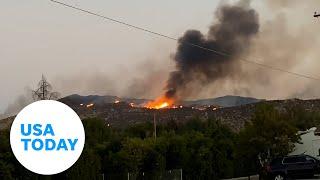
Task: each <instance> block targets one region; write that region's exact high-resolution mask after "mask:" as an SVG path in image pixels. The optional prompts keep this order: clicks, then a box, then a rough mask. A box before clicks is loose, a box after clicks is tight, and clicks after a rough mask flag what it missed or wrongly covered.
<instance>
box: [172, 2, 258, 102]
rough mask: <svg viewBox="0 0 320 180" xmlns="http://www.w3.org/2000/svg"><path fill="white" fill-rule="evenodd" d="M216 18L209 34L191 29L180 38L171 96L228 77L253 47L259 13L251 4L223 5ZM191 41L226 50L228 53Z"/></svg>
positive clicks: (181, 94)
mask: <svg viewBox="0 0 320 180" xmlns="http://www.w3.org/2000/svg"><path fill="white" fill-rule="evenodd" d="M216 17H217V23H215V24H213V25H211V26H210V28H209V32H208V33H207V35H204V34H202V33H201V32H200V31H198V30H188V31H186V32H185V34H184V35H183V36H182V37H181V38H180V39H179V44H178V47H177V50H176V53H175V55H174V57H173V60H174V61H175V63H176V70H175V71H173V72H171V74H170V76H169V79H168V81H167V86H166V96H167V97H169V98H175V99H182V98H185V97H187V96H189V95H190V94H191V92H192V91H194V90H195V89H199V88H201V87H200V86H205V85H208V84H210V83H213V82H215V81H216V80H217V79H219V78H224V77H227V76H229V75H230V74H232V72H233V71H237V69H238V68H239V67H237V66H236V65H235V62H236V61H238V60H239V59H238V58H239V56H240V55H241V54H242V53H244V52H246V50H248V49H249V47H250V40H251V39H252V37H254V36H255V35H256V34H257V33H258V31H259V20H258V14H257V12H256V11H255V10H253V9H251V8H250V7H249V6H246V7H245V6H243V5H241V4H236V5H223V6H221V7H219V8H218V9H217V11H216ZM190 44H196V45H199V46H202V47H205V48H209V49H214V50H217V51H220V52H224V53H227V54H228V56H222V55H220V54H216V53H214V52H210V51H207V50H204V49H201V48H198V47H195V46H192V45H190ZM238 70H239V69H238ZM195 82H196V84H197V86H196V87H195V85H194V84H195Z"/></svg>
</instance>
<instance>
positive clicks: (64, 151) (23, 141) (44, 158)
mask: <svg viewBox="0 0 320 180" xmlns="http://www.w3.org/2000/svg"><path fill="white" fill-rule="evenodd" d="M84 141H85V133H84V128H83V125H82V122H81V120H80V118H79V116H78V115H77V114H76V113H75V112H74V111H73V110H72V109H71V108H70V107H69V106H67V105H65V104H63V103H61V102H58V101H52V100H43V101H37V102H34V103H32V104H30V105H28V106H27V107H25V108H24V109H23V110H22V111H20V112H19V114H18V115H17V117H16V118H15V120H14V121H13V123H12V126H11V131H10V144H11V148H12V151H13V154H14V155H15V157H16V158H17V160H18V161H19V162H20V163H21V164H22V165H23V166H24V167H25V168H27V169H29V170H30V171H32V172H34V173H37V174H42V175H53V174H57V173H60V172H62V171H65V170H67V169H68V168H70V167H71V166H72V165H73V164H74V163H75V162H76V161H77V160H78V158H79V157H80V155H81V152H82V150H83V147H84Z"/></svg>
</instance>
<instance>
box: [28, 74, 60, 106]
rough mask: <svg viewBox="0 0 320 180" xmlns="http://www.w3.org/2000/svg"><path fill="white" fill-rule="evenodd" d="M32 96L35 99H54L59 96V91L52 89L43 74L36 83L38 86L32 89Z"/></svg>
mask: <svg viewBox="0 0 320 180" xmlns="http://www.w3.org/2000/svg"><path fill="white" fill-rule="evenodd" d="M32 97H33V99H34V100H35V101H39V100H50V99H51V100H56V99H58V98H59V93H58V92H53V91H52V86H51V84H50V83H49V82H48V81H47V79H46V78H45V77H44V75H42V78H41V80H40V81H39V83H38V88H37V89H36V90H34V91H32Z"/></svg>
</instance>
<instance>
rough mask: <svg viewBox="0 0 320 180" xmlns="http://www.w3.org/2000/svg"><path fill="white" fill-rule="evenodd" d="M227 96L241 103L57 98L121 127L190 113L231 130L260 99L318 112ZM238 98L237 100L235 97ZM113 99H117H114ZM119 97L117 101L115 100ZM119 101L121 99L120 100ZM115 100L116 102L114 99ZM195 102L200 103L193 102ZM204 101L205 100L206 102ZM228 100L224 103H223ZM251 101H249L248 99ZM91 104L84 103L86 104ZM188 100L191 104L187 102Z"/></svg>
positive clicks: (315, 104)
mask: <svg viewBox="0 0 320 180" xmlns="http://www.w3.org/2000/svg"><path fill="white" fill-rule="evenodd" d="M226 98H227V99H229V100H230V99H232V100H235V101H233V104H241V105H239V106H230V107H228V106H227V107H221V106H209V105H210V104H211V103H213V102H218V101H220V102H221V103H224V104H225V105H232V103H230V102H232V101H223V98H216V99H209V100H198V101H194V102H192V103H190V102H189V103H190V104H189V106H184V107H182V108H176V109H173V108H172V109H161V110H153V109H146V108H143V107H139V106H132V105H131V104H129V103H135V104H139V103H140V104H141V103H144V102H146V101H147V100H141V99H131V98H126V99H122V98H118V97H116V96H79V95H72V96H68V97H65V98H62V99H60V101H61V102H63V103H65V104H67V105H69V106H70V107H71V108H73V109H74V110H75V111H76V112H77V113H78V114H79V116H80V117H81V119H84V118H88V117H100V118H102V119H104V120H105V123H106V125H109V126H113V127H117V128H124V127H127V126H130V125H133V124H137V123H141V122H147V121H149V122H153V118H154V115H155V116H156V121H157V122H158V123H168V122H170V121H175V122H176V123H177V124H179V123H184V122H186V121H188V120H190V119H192V118H194V117H198V118H201V119H218V120H221V122H222V123H224V124H226V125H228V126H229V127H230V128H231V129H232V130H234V131H236V132H237V131H239V130H240V129H241V128H243V126H244V124H245V122H247V121H250V119H251V118H252V116H253V114H254V112H255V109H256V107H257V105H259V104H261V103H267V104H272V105H274V106H275V107H276V108H277V109H279V110H280V111H286V110H287V109H289V108H292V107H300V108H302V109H305V110H306V111H319V112H320V100H319V99H313V100H300V99H289V100H273V101H261V100H257V99H253V98H247V100H246V101H242V100H241V99H244V98H241V97H240V98H233V97H226ZM237 99H238V100H237ZM116 101H117V102H116ZM118 101H120V102H118ZM121 101H122V102H121ZM115 102H116V103H115ZM195 102H197V103H198V104H201V105H204V106H203V107H201V108H199V106H193V105H194V104H197V103H195ZM206 102H207V103H208V104H206ZM226 102H228V103H226ZM250 102H252V103H250ZM89 104H92V106H89V107H87V105H89ZM191 104H193V105H192V106H191ZM12 120H13V117H11V118H7V119H4V120H1V121H0V129H4V128H9V127H10V124H11V122H12Z"/></svg>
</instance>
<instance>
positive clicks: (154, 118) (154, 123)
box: [153, 111, 157, 140]
mask: <svg viewBox="0 0 320 180" xmlns="http://www.w3.org/2000/svg"><path fill="white" fill-rule="evenodd" d="M153 135H154V139H155V140H156V139H157V122H156V112H155V111H154V112H153Z"/></svg>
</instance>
